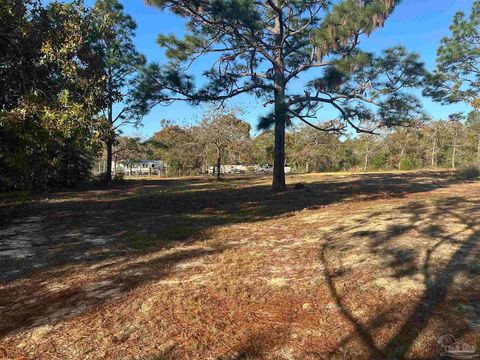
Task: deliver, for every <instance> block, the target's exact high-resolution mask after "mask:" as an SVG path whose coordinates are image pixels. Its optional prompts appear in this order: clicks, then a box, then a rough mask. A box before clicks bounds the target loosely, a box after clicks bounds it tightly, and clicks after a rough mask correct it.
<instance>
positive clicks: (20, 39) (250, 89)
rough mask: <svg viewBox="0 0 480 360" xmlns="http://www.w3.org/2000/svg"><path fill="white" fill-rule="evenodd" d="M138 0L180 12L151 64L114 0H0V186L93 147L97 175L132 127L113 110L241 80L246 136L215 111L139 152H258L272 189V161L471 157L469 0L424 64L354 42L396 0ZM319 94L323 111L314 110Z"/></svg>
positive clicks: (213, 159)
mask: <svg viewBox="0 0 480 360" xmlns="http://www.w3.org/2000/svg"><path fill="white" fill-rule="evenodd" d="M146 3H147V4H148V5H150V6H154V7H157V8H159V9H162V10H166V11H169V12H170V13H171V14H174V15H177V16H179V17H182V18H183V19H184V20H185V36H183V37H181V38H178V37H176V36H174V35H171V34H161V35H160V36H159V37H158V44H159V45H160V47H162V48H163V49H165V50H166V56H167V58H168V59H167V60H168V61H167V62H166V63H165V64H157V63H148V62H147V59H146V58H145V57H144V56H143V55H142V54H140V53H139V52H138V51H137V49H136V48H135V44H134V40H133V39H134V35H135V28H136V24H135V22H134V20H133V18H132V17H131V16H129V15H128V14H126V13H125V11H124V9H123V6H122V5H121V4H120V3H119V2H118V1H117V0H97V1H96V2H95V4H94V5H93V6H91V7H87V6H85V5H84V3H83V1H82V0H74V1H71V2H59V1H52V2H49V3H48V4H44V3H43V2H42V1H40V0H0V8H1V9H2V11H1V12H0V150H1V151H0V187H1V188H5V189H12V188H40V189H42V188H47V187H49V186H71V185H75V184H76V183H79V182H82V181H85V180H86V179H87V178H88V177H89V176H90V174H91V169H92V165H93V163H94V160H95V158H96V157H97V155H98V154H99V153H100V152H102V151H103V152H105V157H106V159H107V160H108V161H106V174H105V181H106V182H108V181H110V179H111V176H112V169H111V164H112V161H110V160H113V159H115V158H116V157H118V156H119V151H118V149H119V146H121V142H125V144H124V145H128V146H130V145H131V144H130V145H129V142H132V141H133V142H135V141H134V140H131V139H130V140H128V139H123V138H122V139H120V138H119V136H120V135H121V129H122V127H123V125H125V124H127V123H130V124H133V125H139V124H140V123H141V121H142V118H143V116H145V115H146V114H147V113H148V112H149V111H150V110H151V109H152V108H153V107H154V106H157V105H162V106H168V105H169V104H171V103H172V102H176V101H182V102H188V103H190V104H194V105H195V104H200V103H215V104H217V106H218V108H222V107H223V106H224V105H225V103H226V102H227V101H228V100H229V99H231V98H234V97H236V96H238V95H241V94H249V95H251V96H253V97H256V98H257V99H259V100H260V101H261V102H263V105H264V106H265V107H266V108H268V109H270V112H269V113H268V114H267V115H266V116H264V117H262V118H260V119H259V121H258V126H257V127H258V129H259V130H260V131H263V132H261V133H260V134H259V135H257V136H254V137H251V136H250V125H248V124H246V123H245V122H244V121H242V120H241V119H240V117H239V116H237V114H236V113H235V112H234V113H232V112H230V113H228V110H225V111H224V112H222V113H221V114H220V115H221V116H216V117H215V116H213V115H214V114H206V116H205V117H204V118H203V119H202V121H201V122H200V123H198V124H192V125H190V126H183V125H178V124H177V125H175V124H165V126H164V127H163V129H162V131H160V132H159V133H157V134H155V136H154V137H153V138H152V139H151V140H150V141H148V144H149V145H148V146H149V148H150V150H149V151H152V152H153V153H152V154H158V156H159V157H161V158H165V159H166V160H167V161H168V162H169V164H170V168H171V169H172V171H177V172H178V173H182V174H183V173H188V172H195V171H198V169H199V168H202V166H203V167H205V166H206V165H207V163H208V164H209V165H211V166H213V165H215V166H216V168H217V170H218V169H219V167H220V165H219V164H221V163H222V162H225V161H228V162H238V161H242V162H252V163H262V162H263V163H272V164H273V178H272V189H273V190H274V191H283V190H285V189H286V185H285V173H284V165H285V164H286V163H288V164H289V165H292V166H293V167H295V168H296V169H298V170H300V169H304V171H319V170H322V169H326V170H327V169H328V170H335V169H350V168H353V167H362V166H363V168H365V169H370V168H377V167H378V168H400V169H402V168H407V167H409V168H410V167H411V168H416V167H422V166H429V167H430V166H433V167H436V166H437V167H452V168H456V167H458V166H461V165H463V164H467V163H468V162H472V161H473V160H472V159H473V156H474V155H473V154H474V153H475V152H474V151H473V150H472V149H473V144H474V143H475V136H477V135H475V130H473V128H474V126H473V125H471V124H472V123H473V122H475V121H474V120H472V119H473V118H476V115H475V114H476V111H477V109H478V108H480V100H479V97H478V91H479V90H478V89H479V87H478V78H479V76H480V70H479V66H478V63H479V61H478V60H479V54H480V52H479V51H478V44H480V35H479V32H478V30H479V28H480V1H478V0H477V1H474V2H473V5H472V11H471V13H470V14H469V15H468V16H467V15H466V14H464V13H462V12H459V13H457V14H456V15H455V17H454V19H453V22H452V24H451V26H450V35H449V36H446V37H445V38H443V39H442V40H441V44H440V46H439V48H438V54H437V64H436V68H435V69H434V70H433V71H431V72H429V71H427V70H426V69H425V67H424V64H423V62H422V61H421V58H420V55H419V54H416V53H411V52H409V51H408V49H406V48H404V47H402V46H394V47H392V48H388V49H384V50H382V51H380V52H379V53H376V54H375V53H371V52H365V51H363V50H362V49H361V48H360V44H361V42H362V41H363V40H364V39H365V37H366V35H369V34H371V33H372V32H374V31H375V30H376V29H378V28H379V27H382V26H383V24H384V22H385V21H386V20H387V19H388V17H389V16H390V14H391V13H392V12H393V11H394V9H395V7H396V5H397V3H398V1H396V0H369V1H363V0H360V1H359V0H337V1H326V0H325V1H307V0H303V1H285V0H263V1H258V0H241V1H239V0H228V1H221V0H195V1H190V0H188V1H187V0H183V1H182V0H149V1H147V2H146ZM201 58H202V59H208V61H211V64H210V65H211V66H207V67H206V69H204V71H203V73H202V76H201V81H197V79H195V78H194V76H193V75H192V73H191V71H190V70H191V69H192V68H194V67H195V66H196V64H197V63H198V61H199V59H201ZM199 66H200V65H199ZM199 70H200V69H199ZM201 70H203V69H201ZM292 83H295V86H292ZM198 84H200V86H198ZM414 89H417V90H421V91H422V92H423V94H424V95H425V96H428V97H431V98H432V99H433V100H434V101H438V102H441V103H442V104H451V103H464V104H465V105H466V108H467V107H468V109H469V110H468V112H470V110H473V111H472V112H471V114H470V115H469V116H468V119H466V117H465V116H464V115H463V114H460V113H459V114H452V115H451V117H450V119H449V120H446V121H445V122H443V123H442V122H429V118H428V116H427V114H426V113H425V111H424V110H423V107H422V102H421V100H420V99H419V98H418V97H417V96H415V95H414V94H415V93H418V91H417V92H414V91H412V90H414ZM326 109H329V110H328V111H329V114H330V113H332V111H333V112H335V113H336V116H335V118H334V120H332V121H327V122H319V121H318V119H319V118H322V117H323V116H322V113H323V112H324V111H325V110H326ZM472 114H473V115H472ZM212 129H214V130H213V131H212ZM395 129H396V130H395ZM353 134H357V136H353ZM427 139H430V140H427ZM414 143H415V144H416V146H413V145H411V144H414ZM409 144H410V145H409ZM141 145H142V146H144V144H141ZM407 145H408V146H407ZM429 146H431V147H432V148H431V149H430V148H429ZM124 147H125V146H124ZM422 149H423V150H422ZM426 149H429V150H426ZM422 151H423V153H421V152H422ZM186 154H190V155H192V156H186ZM428 154H430V155H431V156H430V157H429V156H428ZM427 159H429V160H428V161H427ZM446 162H449V164H446ZM362 164H363V165H362ZM174 169H176V170H174ZM195 169H197V170H195ZM217 174H218V172H217Z"/></svg>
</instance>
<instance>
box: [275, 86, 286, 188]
mask: <svg viewBox="0 0 480 360" xmlns="http://www.w3.org/2000/svg"><path fill="white" fill-rule="evenodd" d="M282 90H283V91H280V92H277V91H275V157H274V161H273V181H272V190H273V191H275V192H280V191H285V190H287V186H286V184H285V118H286V113H285V100H284V95H283V94H284V89H282Z"/></svg>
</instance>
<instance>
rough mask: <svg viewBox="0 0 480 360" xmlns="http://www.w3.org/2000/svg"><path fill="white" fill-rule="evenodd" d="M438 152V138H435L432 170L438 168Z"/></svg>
mask: <svg viewBox="0 0 480 360" xmlns="http://www.w3.org/2000/svg"><path fill="white" fill-rule="evenodd" d="M436 152H437V138H434V139H433V147H432V168H436V167H437V161H436V159H437V158H436Z"/></svg>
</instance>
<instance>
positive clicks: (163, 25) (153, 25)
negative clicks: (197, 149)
mask: <svg viewBox="0 0 480 360" xmlns="http://www.w3.org/2000/svg"><path fill="white" fill-rule="evenodd" d="M86 2H87V4H88V5H91V4H92V3H93V0H87V1H86ZM472 2H473V0H403V1H402V2H401V3H400V5H398V6H397V8H396V9H395V11H394V13H393V14H392V15H391V16H390V17H389V18H388V20H387V21H386V23H385V26H384V27H383V28H381V29H379V30H377V31H376V32H374V33H373V34H372V35H371V36H370V37H369V38H365V39H363V41H362V43H361V48H362V49H364V50H368V51H372V52H377V53H378V52H380V51H381V50H382V49H385V48H388V47H391V46H394V45H398V44H401V45H404V46H406V47H407V49H409V50H410V51H415V52H418V53H420V54H421V57H422V60H423V61H424V62H425V64H426V65H427V68H428V69H432V68H433V67H434V65H435V57H436V49H437V47H438V45H439V43H440V39H441V38H442V37H443V36H445V35H448V33H449V30H448V27H449V25H450V23H451V21H452V17H453V15H454V14H455V12H457V11H459V10H461V11H464V12H466V13H469V11H470V8H471V5H472ZM122 3H123V5H124V7H125V10H126V12H127V13H128V14H130V15H131V16H132V17H133V18H134V19H135V21H136V22H137V25H138V29H137V34H136V39H135V42H136V45H137V47H138V50H139V51H140V52H142V53H143V54H145V55H146V56H147V59H148V61H156V62H159V63H165V62H166V58H165V56H164V52H163V51H162V49H161V48H160V47H159V46H158V45H157V44H156V38H157V36H158V34H159V33H167V34H168V33H174V34H177V35H182V34H183V20H182V19H180V18H179V17H177V16H175V15H173V14H171V13H169V12H166V11H160V10H158V9H156V8H152V7H148V6H146V5H145V4H144V2H143V1H142V0H123V1H122ZM204 65H206V64H205V61H203V63H202V61H199V63H198V64H197V66H198V67H203V66H204ZM229 104H231V105H235V106H240V107H242V108H243V109H244V110H245V114H244V116H243V117H244V119H245V120H247V121H249V122H250V123H251V124H252V127H255V126H256V123H257V119H258V116H259V114H262V113H264V112H265V111H266V110H265V108H263V106H262V105H261V103H260V102H257V100H256V99H255V98H254V97H252V96H248V95H245V96H241V97H239V98H237V99H235V100H233V101H231V102H230V103H229ZM424 106H425V109H426V110H427V112H428V113H429V114H430V115H431V116H432V117H433V118H435V119H443V118H446V117H447V116H448V114H450V113H452V112H456V111H463V110H466V106H465V105H453V106H442V105H440V104H437V103H433V102H432V101H430V100H428V99H424ZM204 110H205V107H204V106H197V107H191V106H189V105H187V104H182V103H175V104H173V105H170V106H168V107H165V106H158V107H156V108H155V109H153V110H152V111H151V113H150V114H149V115H148V116H146V117H145V119H144V121H143V127H141V128H139V129H135V128H132V127H126V128H124V129H123V130H124V134H126V135H134V136H142V137H149V136H151V135H152V134H153V133H154V132H155V131H158V130H159V129H160V120H161V119H169V120H173V121H179V122H191V121H195V120H196V119H198V118H199V117H200V116H201V114H202V112H203V111H204Z"/></svg>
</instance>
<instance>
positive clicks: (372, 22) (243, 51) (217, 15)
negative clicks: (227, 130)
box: [138, 0, 423, 191]
mask: <svg viewBox="0 0 480 360" xmlns="http://www.w3.org/2000/svg"><path fill="white" fill-rule="evenodd" d="M148 2H149V3H150V4H152V5H155V6H157V7H159V8H161V9H169V10H170V11H172V12H173V13H175V14H177V15H179V16H181V17H183V18H185V19H186V20H187V24H186V35H185V37H183V38H182V39H179V38H177V37H175V36H174V35H160V36H159V39H158V43H159V44H160V46H162V47H164V48H166V49H167V56H168V57H169V58H170V60H171V61H170V63H169V65H168V66H166V67H164V68H162V67H160V66H159V65H156V64H153V65H151V66H150V67H149V68H148V70H147V71H146V72H145V73H144V74H143V75H142V80H143V82H142V83H143V85H142V87H141V91H140V92H139V94H138V96H139V97H141V98H143V100H144V106H145V107H146V108H148V107H150V106H154V105H156V104H158V103H162V102H169V101H174V100H187V101H191V102H194V103H195V102H200V101H225V100H227V99H229V98H232V97H234V96H237V95H240V94H244V93H249V94H253V95H255V96H256V97H257V98H261V99H263V101H264V102H265V105H266V106H267V105H268V106H273V111H272V112H271V113H270V114H269V115H268V116H266V117H264V118H262V119H260V124H259V127H260V128H269V127H271V126H273V127H274V134H275V145H274V154H275V156H274V174H273V184H272V188H273V190H274V191H284V190H285V189H286V185H285V174H284V164H285V128H286V126H289V125H290V124H291V123H292V120H294V119H298V120H299V121H301V122H304V123H305V124H307V125H309V126H312V127H315V128H316V129H317V130H321V131H336V132H340V131H345V130H346V129H347V128H348V127H352V128H353V129H355V130H356V131H358V132H374V129H372V128H366V127H364V126H363V125H364V124H363V123H364V121H365V120H367V121H368V123H375V124H376V125H375V126H393V125H399V124H401V123H402V124H403V123H404V122H407V121H409V120H411V119H417V118H418V117H419V116H421V114H420V113H421V107H420V105H419V102H418V100H417V99H416V98H414V97H413V96H411V95H408V94H407V93H405V92H404V89H406V88H408V87H415V86H418V85H419V81H420V78H421V77H422V74H423V64H422V63H421V62H420V61H419V59H418V56H417V55H415V54H410V53H408V52H407V51H406V50H405V49H404V48H402V47H395V48H392V49H389V50H386V51H385V52H383V54H382V55H381V56H374V55H373V54H370V53H365V52H362V51H360V50H359V49H358V45H359V42H360V39H361V37H362V36H364V35H369V34H370V33H372V32H373V31H374V30H375V29H376V28H378V27H380V26H382V25H383V23H384V21H385V20H386V18H387V17H388V16H389V15H390V13H391V12H392V11H393V9H394V7H395V5H396V3H397V1H395V0H341V1H336V2H331V1H327V0H323V1H322V0H320V1H311V0H303V1H300V0H296V1H286V0H264V1H258V0H226V1H221V0H194V1H191V0H188V1H187V0H184V1H181V0H150V1H148ZM206 54H209V55H210V56H216V60H214V61H213V64H212V67H211V68H210V69H209V70H208V71H207V72H205V81H204V85H203V86H202V87H201V88H199V89H196V88H195V86H194V79H193V78H192V77H191V76H189V75H187V74H185V72H184V69H186V68H188V67H190V65H191V64H192V63H193V62H195V60H196V59H198V58H199V57H201V56H203V55H206ZM315 69H316V72H315ZM309 71H310V72H309ZM307 72H309V74H308V78H309V79H312V78H313V80H310V81H304V89H303V90H302V91H294V90H293V89H292V86H291V84H292V82H294V81H296V82H297V83H298V80H297V79H298V78H299V77H300V76H301V75H302V74H304V73H307ZM306 77H307V76H306ZM296 88H298V87H296ZM324 107H331V108H333V109H335V110H336V111H337V112H338V119H339V120H340V122H335V123H332V124H327V125H326V127H323V128H322V127H318V126H316V125H314V123H313V120H314V119H317V111H318V110H319V109H323V108H324ZM338 123H340V124H341V125H340V126H338V125H337V124H338Z"/></svg>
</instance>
